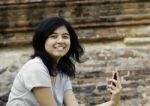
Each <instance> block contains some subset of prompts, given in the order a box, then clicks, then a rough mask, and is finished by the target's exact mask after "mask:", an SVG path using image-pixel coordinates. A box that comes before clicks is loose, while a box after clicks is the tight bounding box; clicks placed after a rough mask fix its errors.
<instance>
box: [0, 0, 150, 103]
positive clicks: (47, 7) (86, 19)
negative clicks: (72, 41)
mask: <svg viewBox="0 0 150 106" xmlns="http://www.w3.org/2000/svg"><path fill="white" fill-rule="evenodd" d="M51 16H61V17H63V18H65V19H66V20H67V21H69V22H70V23H71V25H72V26H73V27H74V28H75V30H76V32H77V33H78V37H79V39H80V42H81V44H82V45H83V47H84V49H85V54H84V56H83V59H84V60H85V62H84V63H82V64H76V70H77V74H76V78H75V79H72V84H73V90H74V92H75V94H76V97H77V99H78V101H79V103H80V106H91V105H93V104H97V103H103V102H105V101H108V100H109V99H110V94H109V93H108V92H107V91H106V79H108V78H111V75H112V70H115V69H116V70H118V72H119V75H120V77H121V83H122V86H123V89H122V94H121V106H150V0H0V106H5V103H6V102H7V95H8V92H9V91H10V89H11V86H12V82H13V80H14V77H15V75H16V73H17V72H18V69H19V68H20V67H21V66H22V65H23V64H24V63H25V62H26V61H27V60H28V59H29V58H30V55H31V54H32V52H33V51H32V47H31V39H32V36H33V32H34V30H35V28H36V27H37V25H38V23H39V22H40V21H41V20H42V19H43V18H46V17H51Z"/></svg>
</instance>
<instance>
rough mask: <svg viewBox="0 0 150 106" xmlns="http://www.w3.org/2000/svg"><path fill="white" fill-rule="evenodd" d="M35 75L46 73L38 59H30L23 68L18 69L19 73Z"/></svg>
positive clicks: (44, 67)
mask: <svg viewBox="0 0 150 106" xmlns="http://www.w3.org/2000/svg"><path fill="white" fill-rule="evenodd" d="M33 72H34V73H36V72H45V73H48V69H47V68H46V66H45V65H44V63H43V62H42V60H41V59H40V58H39V57H35V58H33V59H30V60H29V61H28V62H27V63H25V64H24V66H23V67H22V68H21V69H20V73H33Z"/></svg>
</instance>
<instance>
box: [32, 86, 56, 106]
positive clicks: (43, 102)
mask: <svg viewBox="0 0 150 106" xmlns="http://www.w3.org/2000/svg"><path fill="white" fill-rule="evenodd" d="M32 91H33V94H34V95H35V97H36V99H37V101H38V102H39V104H40V106H57V105H56V101H55V99H54V97H53V95H52V91H50V88H49V87H37V88H33V89H32Z"/></svg>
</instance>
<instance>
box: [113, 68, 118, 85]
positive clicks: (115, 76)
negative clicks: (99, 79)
mask: <svg viewBox="0 0 150 106" xmlns="http://www.w3.org/2000/svg"><path fill="white" fill-rule="evenodd" d="M112 78H113V79H115V80H117V72H114V71H113V74H112ZM112 85H114V86H116V84H115V83H113V82H112Z"/></svg>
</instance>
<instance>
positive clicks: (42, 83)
mask: <svg viewBox="0 0 150 106" xmlns="http://www.w3.org/2000/svg"><path fill="white" fill-rule="evenodd" d="M34 87H49V88H50V90H51V91H52V93H53V96H54V98H55V101H56V103H57V106H63V96H64V92H65V91H66V90H69V89H72V85H71V82H70V79H69V77H68V76H67V75H66V74H63V73H61V72H58V74H57V77H56V82H55V85H54V86H52V83H51V78H50V75H49V72H48V70H47V68H46V66H45V65H44V64H43V62H42V60H41V59H40V58H39V57H36V58H34V59H31V60H29V61H28V62H27V63H26V64H25V65H24V66H23V67H22V68H21V69H20V71H19V72H18V74H17V75H16V77H15V80H14V83H13V86H12V89H11V92H10V95H9V99H8V102H7V104H6V106H40V105H39V103H38V101H37V100H36V98H35V96H34V94H33V93H32V92H31V90H32V89H33V88H34Z"/></svg>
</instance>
